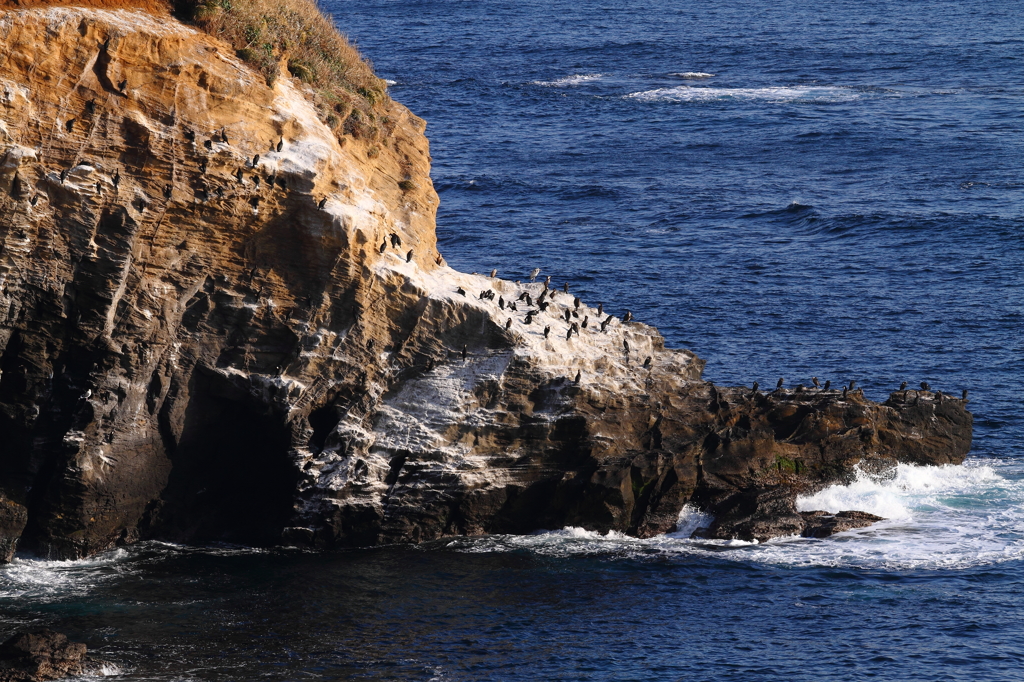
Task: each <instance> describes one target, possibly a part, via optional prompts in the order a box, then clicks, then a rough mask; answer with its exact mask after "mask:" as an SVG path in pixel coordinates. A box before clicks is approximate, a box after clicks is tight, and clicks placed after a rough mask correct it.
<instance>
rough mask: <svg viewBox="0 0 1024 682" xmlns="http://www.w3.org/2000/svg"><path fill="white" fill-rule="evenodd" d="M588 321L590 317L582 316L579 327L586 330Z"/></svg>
mask: <svg viewBox="0 0 1024 682" xmlns="http://www.w3.org/2000/svg"><path fill="white" fill-rule="evenodd" d="M588 320H590V315H584V316H583V321H582V322H580V326H581V327H583V328H584V329H586V328H587V321H588Z"/></svg>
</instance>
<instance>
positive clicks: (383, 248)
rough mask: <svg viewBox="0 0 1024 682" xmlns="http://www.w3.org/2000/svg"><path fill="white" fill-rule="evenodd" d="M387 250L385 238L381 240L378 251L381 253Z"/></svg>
mask: <svg viewBox="0 0 1024 682" xmlns="http://www.w3.org/2000/svg"><path fill="white" fill-rule="evenodd" d="M387 250H388V240H387V239H385V240H384V241H382V242H381V243H380V252H381V253H384V252H385V251H387Z"/></svg>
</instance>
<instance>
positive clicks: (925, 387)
mask: <svg viewBox="0 0 1024 682" xmlns="http://www.w3.org/2000/svg"><path fill="white" fill-rule="evenodd" d="M921 390H922V391H930V390H931V386H929V385H928V382H927V381H922V382H921Z"/></svg>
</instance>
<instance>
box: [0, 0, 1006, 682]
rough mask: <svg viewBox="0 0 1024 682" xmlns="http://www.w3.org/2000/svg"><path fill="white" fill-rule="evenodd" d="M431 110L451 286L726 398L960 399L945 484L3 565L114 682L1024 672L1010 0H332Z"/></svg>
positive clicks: (22, 607)
mask: <svg viewBox="0 0 1024 682" xmlns="http://www.w3.org/2000/svg"><path fill="white" fill-rule="evenodd" d="M324 7H325V8H326V9H327V10H328V11H330V12H332V13H333V15H334V17H335V19H336V21H337V23H338V25H339V26H340V27H341V28H342V30H343V31H345V32H347V33H348V34H349V36H350V37H351V38H352V39H353V40H354V41H355V42H357V43H358V45H359V46H360V48H361V49H362V50H363V51H364V53H365V54H366V55H367V56H368V57H369V58H370V59H372V60H373V62H374V64H375V66H376V68H377V70H378V72H379V73H380V75H381V76H383V77H386V78H388V79H390V80H391V81H393V85H392V86H391V92H392V95H393V97H395V98H396V99H398V100H399V101H401V102H403V103H405V104H407V105H408V106H409V107H410V108H411V109H412V110H413V111H414V112H416V113H417V114H419V115H421V116H423V117H424V118H426V119H427V121H428V123H429V125H428V129H427V132H428V135H429V136H430V138H431V144H432V155H433V160H434V176H433V177H434V182H435V185H436V187H437V189H438V192H439V194H440V197H441V208H440V211H439V215H438V235H439V239H440V245H441V250H442V252H443V253H444V255H445V257H446V258H447V259H448V261H449V263H450V264H451V265H453V266H454V267H456V268H459V269H462V270H467V271H479V272H486V271H490V269H491V268H498V270H499V271H500V273H501V274H502V276H505V277H508V278H512V279H515V278H519V277H523V276H525V274H526V273H527V272H529V271H530V270H531V269H532V268H534V267H540V268H542V269H543V270H544V272H545V273H547V274H551V275H552V276H553V278H554V281H556V282H558V283H560V282H561V281H563V280H564V281H569V282H571V283H572V284H573V285H574V288H575V291H577V292H580V295H581V296H583V297H584V299H585V300H587V301H589V302H592V303H596V302H599V301H600V302H604V303H605V306H606V308H609V309H610V310H612V311H613V312H616V313H621V312H623V311H625V310H626V309H630V310H632V311H633V313H634V315H636V317H637V318H639V319H640V320H642V321H644V322H648V323H651V324H654V325H656V326H658V327H659V328H660V329H661V330H662V332H663V333H664V335H665V337H666V339H667V341H668V343H669V345H672V346H677V347H679V346H682V347H687V348H690V349H692V350H694V351H695V352H697V353H698V354H699V355H700V356H701V357H703V358H704V359H706V360H707V363H708V364H707V370H706V377H707V378H708V379H710V380H713V381H715V382H717V383H720V384H749V383H750V382H752V381H754V380H757V381H760V382H761V384H762V385H768V384H771V383H772V382H774V381H775V380H776V379H777V378H778V377H779V376H784V377H786V379H787V381H788V382H789V383H790V384H795V383H799V382H803V383H808V381H809V379H810V377H811V376H812V375H813V376H818V377H820V378H821V379H822V380H824V379H831V380H832V381H833V382H834V383H842V382H846V381H848V380H850V379H856V380H857V381H858V384H859V385H861V386H863V387H864V389H865V392H866V393H867V395H868V396H869V397H872V398H875V399H881V398H884V397H885V396H886V395H887V394H888V392H889V391H890V390H893V389H894V388H895V387H896V386H897V385H898V384H899V383H900V381H903V380H907V381H909V382H911V384H912V385H915V384H917V383H918V382H920V381H928V382H929V383H930V384H931V385H932V386H933V387H934V388H936V389H939V390H942V391H946V392H952V393H956V394H958V393H959V392H960V390H961V389H963V388H968V389H970V391H971V394H970V395H971V401H972V402H971V404H970V406H971V409H972V410H973V412H974V414H975V443H974V448H973V452H972V455H971V457H970V459H969V460H968V462H967V463H966V464H965V465H963V466H959V467H945V468H942V469H928V468H919V467H901V468H900V470H899V472H898V475H897V476H896V478H895V479H893V480H891V481H886V482H877V481H872V480H870V479H867V478H865V479H863V480H859V481H857V482H856V483H854V484H852V485H850V486H846V487H842V488H832V489H829V490H826V491H823V492H821V493H819V494H818V495H815V496H814V497H813V498H809V499H806V500H801V505H802V506H803V507H804V508H806V509H817V508H831V509H836V510H838V509H849V508H855V509H864V510H867V511H873V512H875V513H878V514H880V515H882V516H885V517H886V518H887V519H888V521H886V522H883V523H881V524H878V525H876V526H874V527H872V528H869V529H864V530H861V531H855V532H851V533H846V534H842V535H840V536H837V537H834V538H830V539H827V540H783V541H776V542H770V543H766V544H763V545H745V544H742V543H706V542H704V543H699V542H693V541H689V540H687V539H685V537H686V535H687V533H686V528H688V527H692V526H694V525H696V524H698V523H699V522H700V520H701V519H700V515H699V514H698V513H696V512H687V513H686V514H684V515H683V517H682V518H681V519H680V532H679V533H676V534H672V535H669V536H665V537H661V538H654V539H651V540H643V541H641V540H634V539H630V538H626V537H621V536H604V537H602V536H598V535H595V534H593V533H588V532H586V531H582V530H580V529H571V528H570V529H553V530H552V532H549V533H544V534H538V535H533V536H527V537H493V538H483V539H455V540H449V541H445V542H439V543H434V544H430V545H426V546H421V547H388V548H378V549H373V550H361V551H352V552H339V553H331V554H324V555H315V554H307V553H300V552H295V551H285V550H281V551H253V550H246V549H242V548H225V547H212V548H185V547H178V546H171V545H162V544H156V543H147V544H145V545H142V546H137V547H133V548H129V549H125V550H118V551H116V552H112V553H109V554H106V555H103V556H100V557H97V558H95V559H92V560H89V561H84V562H75V563H61V562H44V561H38V560H33V559H31V558H28V557H25V558H20V559H19V560H17V561H16V562H15V563H14V564H12V565H11V566H9V567H7V568H5V569H2V570H0V627H2V629H3V630H4V632H7V631H12V630H14V629H16V628H18V627H23V626H26V625H33V624H48V625H51V626H54V627H57V628H59V629H62V630H64V631H67V632H68V633H70V634H72V635H74V636H78V637H79V638H81V639H83V640H84V641H87V642H88V643H90V645H93V646H95V647H96V648H98V649H99V650H100V655H102V656H105V657H106V658H108V659H109V660H111V661H113V662H114V663H115V664H116V668H111V670H110V672H111V673H112V677H111V678H110V679H125V680H129V679H130V680H252V679H269V680H296V679H366V680H861V679H866V678H872V679H882V680H908V679H909V680H960V679H963V678H969V679H977V680H1014V679H1024V672H1022V666H1024V462H1022V459H1021V454H1022V450H1024V420H1022V416H1021V408H1022V399H1021V395H1022V394H1021V390H1020V388H1019V384H1020V383H1021V381H1022V379H1024V331H1022V330H1024V275H1022V268H1024V19H1022V18H1021V17H1022V16H1024V2H1019V1H1018V2H1000V1H993V2H986V3H974V4H967V3H958V2H929V1H925V2H919V3H892V2H881V1H871V0H865V1H860V2H846V1H840V2H834V3H829V4H827V5H825V6H822V5H821V4H820V3H807V2H792V1H787V0H783V1H781V2H775V3H759V2H750V1H744V0H723V1H722V2H719V3H715V4H713V5H708V4H693V3H690V4H685V5H684V4H683V3H670V2H665V1H664V0H661V1H658V0H655V1H653V2H647V3H627V2H623V1H622V0H604V1H587V0H582V1H580V0H577V1H575V2H566V1H565V0H548V1H546V2H537V1H536V0H523V1H517V2H499V1H496V0H477V1H473V2H470V1H468V0H431V1H418V2H417V1H403V2H398V1H396V0H363V1H362V2H358V3H356V2H350V1H341V0H334V1H328V2H325V3H324Z"/></svg>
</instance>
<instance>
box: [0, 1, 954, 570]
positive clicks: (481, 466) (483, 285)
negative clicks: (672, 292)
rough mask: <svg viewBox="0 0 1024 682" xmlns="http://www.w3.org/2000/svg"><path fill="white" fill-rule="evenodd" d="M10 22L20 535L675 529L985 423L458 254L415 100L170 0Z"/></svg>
mask: <svg viewBox="0 0 1024 682" xmlns="http://www.w3.org/2000/svg"><path fill="white" fill-rule="evenodd" d="M144 4H145V3H144ZM155 4H157V3H154V5H155ZM0 44H2V45H3V50H2V52H0V55H2V56H0V216H2V218H0V559H4V560H9V559H10V558H11V556H12V555H13V553H14V551H15V549H16V547H18V546H19V543H20V546H21V547H23V548H27V549H29V550H31V551H35V552H37V553H39V554H41V555H44V556H48V557H52V558H73V557H81V556H86V555H89V554H91V553H95V552H98V551H101V550H104V549H106V548H109V547H111V546H114V545H117V544H121V543H129V542H133V541H136V540H139V539H145V538H160V539H165V540H172V541H183V542H199V541H231V542H243V543H252V544H267V545H272V544H282V543H283V544H292V545H302V546H313V547H333V546H351V545H369V544H376V543H384V542H404V541H422V540H428V539H432V538H437V537H441V536H444V535H451V534H480V533H499V532H510V533H524V532H530V531H533V530H536V529H539V528H556V527H562V526H565V525H576V526H583V527H586V528H590V529H595V530H611V529H615V530H620V531H624V532H628V533H632V534H636V535H640V536H647V535H652V534H656V533H662V532H665V531H669V530H672V529H673V528H674V526H675V524H676V520H677V518H678V516H679V512H680V509H681V508H682V506H683V505H684V504H687V503H691V504H694V505H696V506H699V507H701V508H703V509H706V510H708V511H710V512H712V513H714V514H715V516H716V521H715V523H714V524H713V525H712V526H711V527H710V528H708V529H706V530H705V531H704V532H705V534H707V535H710V536H713V537H742V538H745V539H750V538H760V539H763V538H766V537H772V536H777V535H787V534H793V533H796V534H800V533H803V534H807V535H815V534H827V532H831V531H830V529H831V530H835V529H842V528H845V527H853V526H856V525H863V523H868V522H870V519H867V518H866V517H865V518H859V519H858V517H856V515H847V516H846V517H834V516H830V515H822V514H817V515H815V514H798V513H797V512H796V510H795V507H794V499H795V495H796V494H797V493H799V492H801V491H806V490H810V489H813V488H815V487H820V486H822V485H827V484H830V483H834V482H838V481H843V480H849V479H850V477H851V476H853V475H854V472H855V471H856V470H857V469H858V468H860V469H866V470H871V471H876V472H884V471H885V470H887V469H891V468H892V466H894V465H895V463H896V462H915V463H922V464H942V463H956V462H960V461H962V460H963V458H964V456H965V455H966V453H967V451H968V449H969V447H970V440H971V415H970V413H969V412H967V411H966V409H965V401H960V400H952V399H948V398H946V399H943V398H942V396H941V394H938V395H937V394H932V393H931V392H928V391H919V392H914V391H910V392H897V393H894V394H893V396H892V397H891V399H890V400H889V401H887V402H886V403H885V404H877V403H873V402H870V401H867V400H865V399H864V398H863V396H862V395H861V394H859V393H858V392H855V391H852V392H849V393H847V392H840V391H823V390H817V389H809V390H803V391H785V390H779V391H775V392H773V393H771V394H765V393H761V392H757V391H751V390H750V389H739V388H719V387H715V386H713V385H711V384H708V383H706V382H703V381H702V380H701V371H702V369H703V364H704V363H703V362H702V361H701V360H700V359H698V358H697V357H695V356H694V355H693V354H692V353H690V352H688V351H685V350H671V349H667V348H665V345H664V341H663V339H662V337H661V336H660V335H659V334H658V332H657V331H656V330H655V329H653V328H651V327H649V326H646V325H644V324H640V323H638V322H634V321H631V320H629V319H623V318H619V317H614V316H609V315H608V314H607V313H606V312H604V311H603V310H599V309H595V308H593V307H591V306H589V305H587V303H586V302H583V301H580V300H579V299H577V298H576V297H575V296H574V295H573V293H571V291H570V292H566V291H564V290H560V289H552V288H548V286H547V285H546V284H545V283H543V282H540V281H538V282H536V283H524V284H519V283H515V282H511V281H507V280H502V279H499V278H496V277H485V276H478V275H468V274H464V273H459V272H456V271H454V270H452V269H451V268H449V267H447V266H446V265H445V263H444V260H443V258H442V257H441V255H440V254H439V253H438V251H437V247H436V242H435V234H434V217H435V212H436V208H437V203H438V199H437V195H436V194H435V192H434V190H433V186H432V184H431V181H430V177H429V170H430V166H429V163H430V156H429V149H428V144H427V140H426V138H425V136H424V129H425V123H424V122H423V121H422V120H421V119H419V118H417V117H416V116H414V115H413V114H411V113H410V112H409V111H408V110H407V109H405V108H404V107H402V106H401V105H400V104H397V103H395V102H392V101H391V100H390V99H388V98H383V99H381V100H379V101H375V102H374V103H373V107H372V111H370V110H364V111H363V113H362V114H360V113H359V112H358V111H356V113H355V114H352V113H351V112H353V111H355V109H353V108H351V107H349V108H348V109H345V112H346V116H347V117H348V118H346V119H344V120H338V119H334V120H330V117H329V116H328V117H326V118H325V116H324V111H323V109H322V106H321V108H320V109H318V107H317V102H318V99H317V97H318V95H317V93H315V92H313V91H312V88H311V87H310V86H309V85H307V84H305V83H304V82H303V80H302V79H300V78H298V77H290V76H288V75H287V71H286V69H287V68H288V67H287V65H286V64H282V65H281V71H282V74H283V75H282V77H279V78H276V79H268V78H265V77H264V75H263V74H262V73H259V72H257V71H255V70H254V69H252V68H251V67H250V66H248V65H247V64H246V63H244V62H242V61H241V60H240V59H239V57H238V56H236V53H235V51H234V49H232V48H231V47H230V46H229V45H227V44H226V43H224V42H221V41H219V40H217V39H215V38H213V37H211V36H210V35H208V34H206V33H203V32H201V31H199V30H197V29H195V28H193V27H190V26H188V25H186V24H184V23H181V22H179V21H176V20H174V19H172V18H171V17H170V15H168V14H160V13H159V12H153V11H142V10H139V9H99V8H87V7H76V8H68V7H30V8H24V9H11V10H8V11H3V12H2V14H0ZM293 71H294V70H293ZM300 75H301V74H300ZM271 80H272V81H273V82H272V84H268V83H269V82H270V81H271ZM353 96H355V95H353ZM321 104H322V102H321ZM367 111H370V113H369V114H368V113H367ZM367 116H370V117H372V120H368V119H367ZM349 119H352V120H349Z"/></svg>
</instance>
